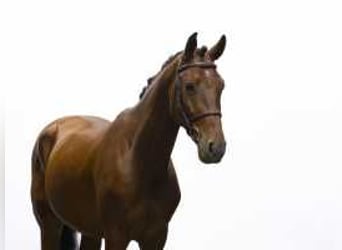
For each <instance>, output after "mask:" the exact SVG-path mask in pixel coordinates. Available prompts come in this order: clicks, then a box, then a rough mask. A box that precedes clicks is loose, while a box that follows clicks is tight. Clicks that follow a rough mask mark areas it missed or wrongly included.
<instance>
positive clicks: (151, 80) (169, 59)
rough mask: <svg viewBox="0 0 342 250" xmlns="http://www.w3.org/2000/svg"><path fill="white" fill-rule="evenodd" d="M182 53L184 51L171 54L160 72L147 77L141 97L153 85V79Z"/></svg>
mask: <svg viewBox="0 0 342 250" xmlns="http://www.w3.org/2000/svg"><path fill="white" fill-rule="evenodd" d="M180 53H182V51H179V52H177V53H176V54H174V55H172V56H170V57H169V58H168V59H167V60H166V61H165V62H164V63H163V65H162V67H161V69H160V70H159V72H158V73H157V74H155V75H154V76H152V77H150V78H148V79H147V85H146V86H145V87H144V88H143V89H142V91H141V93H140V95H139V99H141V98H143V96H144V94H145V93H146V90H147V89H148V87H149V86H150V85H151V83H152V82H153V80H154V79H155V78H156V77H157V75H159V73H160V72H161V71H162V70H163V69H164V68H165V67H166V66H167V65H169V64H170V63H171V62H172V61H173V60H174V59H175V58H176V57H177V56H178V55H179V54H180Z"/></svg>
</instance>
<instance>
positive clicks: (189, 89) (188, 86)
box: [185, 82, 196, 95]
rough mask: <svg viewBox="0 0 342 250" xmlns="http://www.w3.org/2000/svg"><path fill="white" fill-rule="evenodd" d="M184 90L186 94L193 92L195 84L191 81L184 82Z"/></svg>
mask: <svg viewBox="0 0 342 250" xmlns="http://www.w3.org/2000/svg"><path fill="white" fill-rule="evenodd" d="M185 90H186V92H187V93H188V94H191V95H192V94H195V92H196V87H195V84H194V83H192V82H188V83H186V84H185Z"/></svg>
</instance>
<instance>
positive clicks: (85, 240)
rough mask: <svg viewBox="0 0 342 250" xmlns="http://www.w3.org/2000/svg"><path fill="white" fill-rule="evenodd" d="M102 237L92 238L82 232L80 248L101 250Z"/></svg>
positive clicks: (82, 249)
mask: <svg viewBox="0 0 342 250" xmlns="http://www.w3.org/2000/svg"><path fill="white" fill-rule="evenodd" d="M100 249H101V238H92V237H89V236H86V235H83V234H82V238H81V246H80V250H100Z"/></svg>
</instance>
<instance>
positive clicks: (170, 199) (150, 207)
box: [129, 192, 179, 235]
mask: <svg viewBox="0 0 342 250" xmlns="http://www.w3.org/2000/svg"><path fill="white" fill-rule="evenodd" d="M178 201H179V199H178V197H176V196H175V194H173V193H170V192H165V193H162V194H158V195H157V196H153V195H151V196H146V197H144V198H143V197H141V198H140V199H139V201H138V202H137V204H136V205H135V206H133V209H132V210H131V213H130V215H129V220H130V222H131V223H130V224H131V226H132V232H133V234H135V235H140V234H141V233H143V232H146V231H149V230H154V228H158V227H160V226H164V225H167V224H168V222H169V221H170V219H171V217H172V215H173V213H174V211H175V209H176V207H177V205H178Z"/></svg>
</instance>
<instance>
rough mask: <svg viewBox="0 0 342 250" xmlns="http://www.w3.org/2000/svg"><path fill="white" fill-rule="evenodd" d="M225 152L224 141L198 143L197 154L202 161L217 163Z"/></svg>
mask: <svg viewBox="0 0 342 250" xmlns="http://www.w3.org/2000/svg"><path fill="white" fill-rule="evenodd" d="M225 152H226V142H225V141H224V140H223V141H207V142H205V143H203V142H202V143H201V142H200V143H199V144H198V155H199V158H200V160H201V161H202V162H203V163H218V162H220V161H221V159H222V157H223V155H224V153H225Z"/></svg>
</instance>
